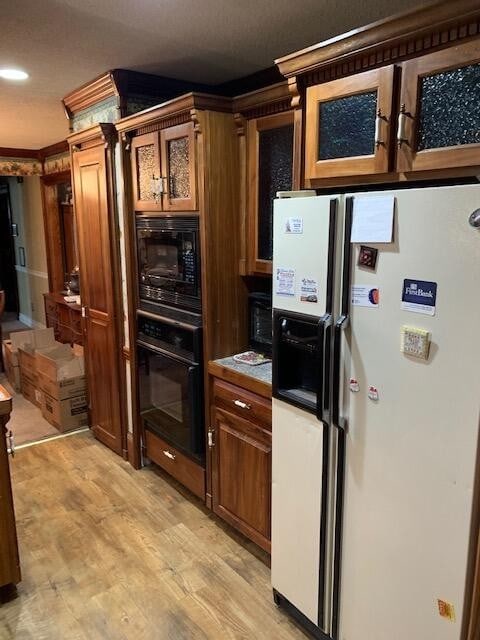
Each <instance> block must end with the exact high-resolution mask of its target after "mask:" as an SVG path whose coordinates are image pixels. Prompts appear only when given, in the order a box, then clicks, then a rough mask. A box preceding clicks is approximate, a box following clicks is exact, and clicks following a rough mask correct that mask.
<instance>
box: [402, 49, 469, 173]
mask: <svg viewBox="0 0 480 640" xmlns="http://www.w3.org/2000/svg"><path fill="white" fill-rule="evenodd" d="M479 101H480V43H478V42H469V43H466V44H464V45H461V46H459V47H454V48H450V49H446V50H445V51H439V52H437V53H432V54H430V55H426V56H422V57H420V58H416V59H414V60H411V61H408V62H406V63H404V65H403V76H402V92H401V99H400V102H401V114H400V116H399V123H398V132H397V144H398V156H397V168H398V170H399V171H416V170H417V171H418V170H420V171H422V170H426V169H443V168H450V167H466V166H475V165H478V164H480V161H479V153H480V115H479V111H478V104H479Z"/></svg>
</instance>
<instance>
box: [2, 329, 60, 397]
mask: <svg viewBox="0 0 480 640" xmlns="http://www.w3.org/2000/svg"><path fill="white" fill-rule="evenodd" d="M11 340H12V345H13V346H14V347H16V349H17V352H18V363H19V366H20V377H21V376H23V375H25V376H27V378H30V379H31V380H32V381H34V382H35V384H37V357H36V356H37V352H40V351H44V350H49V349H53V348H55V347H58V346H66V345H62V344H61V343H60V342H56V341H55V336H54V333H53V329H52V328H50V329H39V330H37V331H21V332H19V333H17V334H15V333H13V334H12V336H11ZM67 349H70V347H68V346H67Z"/></svg>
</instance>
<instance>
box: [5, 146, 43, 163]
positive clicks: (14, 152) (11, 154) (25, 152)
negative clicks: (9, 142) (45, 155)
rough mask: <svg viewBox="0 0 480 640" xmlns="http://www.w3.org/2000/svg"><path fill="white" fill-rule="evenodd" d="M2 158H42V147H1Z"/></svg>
mask: <svg viewBox="0 0 480 640" xmlns="http://www.w3.org/2000/svg"><path fill="white" fill-rule="evenodd" d="M0 158H29V159H30V160H40V161H41V160H42V156H41V149H14V148H13V147H0Z"/></svg>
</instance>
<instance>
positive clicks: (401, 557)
mask: <svg viewBox="0 0 480 640" xmlns="http://www.w3.org/2000/svg"><path fill="white" fill-rule="evenodd" d="M284 195H285V196H288V194H284ZM352 228H353V236H352ZM389 234H390V236H389ZM352 240H355V242H352ZM273 307H274V311H273V314H274V317H273V324H274V338H273V342H274V348H273V385H272V387H273V432H272V433H273V444H272V447H273V448H272V456H273V458H272V586H273V590H274V598H275V601H276V602H277V604H279V605H280V606H281V607H283V608H285V609H286V610H287V611H288V612H289V613H290V614H291V615H293V616H294V617H295V618H296V619H297V620H298V621H300V623H301V624H303V625H304V626H305V628H307V629H308V630H309V631H310V632H311V634H312V635H313V636H314V637H317V638H321V639H326V638H333V639H335V640H336V639H339V640H397V639H398V640H405V639H408V640H461V639H462V638H463V637H464V633H465V625H466V621H467V618H468V615H469V611H468V605H469V599H470V597H471V590H472V585H471V582H472V564H473V558H472V553H473V549H474V547H475V546H476V542H477V536H478V521H477V513H476V510H475V508H474V505H475V504H479V494H478V487H477V486H476V485H477V484H478V480H477V478H476V474H477V471H478V470H477V463H478V455H477V449H478V433H479V420H480V185H464V186H448V187H435V188H415V189H411V188H409V189H403V190H400V189H399V190H395V191H382V192H377V193H372V192H369V193H352V194H343V195H322V196H315V197H291V198H290V197H282V198H279V199H277V200H275V203H274V257H273Z"/></svg>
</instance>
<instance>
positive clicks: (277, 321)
mask: <svg viewBox="0 0 480 640" xmlns="http://www.w3.org/2000/svg"><path fill="white" fill-rule="evenodd" d="M325 317H326V316H322V317H321V318H320V317H317V316H310V315H304V314H302V313H295V312H293V311H283V310H278V309H275V311H274V313H273V351H274V358H273V365H272V395H273V396H274V397H275V398H278V399H279V400H283V401H284V402H288V403H289V404H293V405H295V406H297V407H300V408H301V409H305V410H306V411H310V412H311V413H315V414H317V416H318V417H319V419H321V417H322V416H323V415H325V412H327V411H328V410H329V395H328V393H327V390H328V388H329V385H328V382H329V378H330V353H329V350H328V349H327V348H326V345H327V344H328V340H329V336H330V333H331V325H330V324H329V323H328V322H325Z"/></svg>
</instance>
